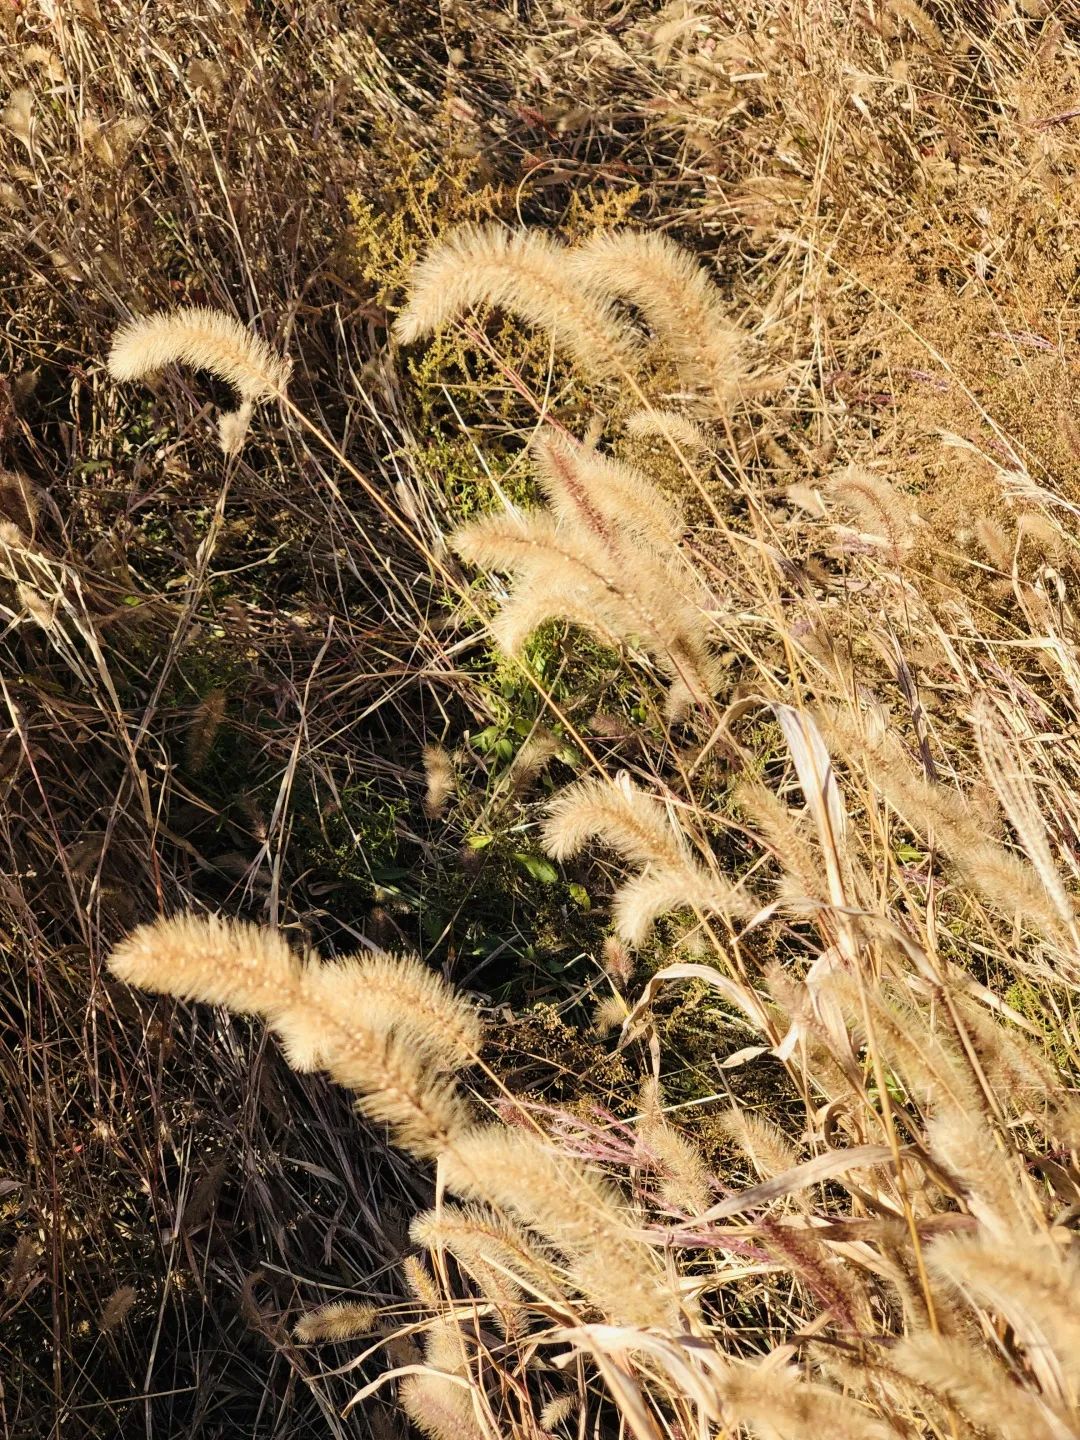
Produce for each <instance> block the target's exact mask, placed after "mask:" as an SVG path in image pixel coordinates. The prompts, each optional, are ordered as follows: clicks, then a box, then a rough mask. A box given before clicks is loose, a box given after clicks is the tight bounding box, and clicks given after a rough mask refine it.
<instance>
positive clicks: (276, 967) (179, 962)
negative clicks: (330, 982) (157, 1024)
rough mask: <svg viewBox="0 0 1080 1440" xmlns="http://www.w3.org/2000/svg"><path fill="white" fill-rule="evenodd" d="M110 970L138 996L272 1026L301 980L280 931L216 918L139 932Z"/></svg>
mask: <svg viewBox="0 0 1080 1440" xmlns="http://www.w3.org/2000/svg"><path fill="white" fill-rule="evenodd" d="M109 969H110V970H111V971H112V972H113V974H114V975H115V976H117V978H118V979H120V980H123V981H125V982H126V983H127V984H128V985H137V986H138V987H139V988H140V989H142V990H153V991H155V992H156V993H157V994H164V995H175V996H176V997H177V998H178V999H181V1000H201V1001H202V1002H203V1003H204V1004H207V1005H227V1006H228V1008H229V1009H230V1010H234V1011H236V1012H238V1013H239V1014H242V1015H260V1016H262V1017H263V1019H265V1020H270V1021H273V1020H275V1019H278V1018H280V1017H281V1015H282V1014H283V1013H284V1011H285V1010H286V1009H287V1008H288V1007H290V1006H292V1005H294V1004H295V1003H296V1001H297V999H298V997H299V995H300V982H301V974H302V967H301V963H300V960H299V958H298V956H297V955H296V954H295V953H294V951H293V950H292V949H291V948H290V946H289V945H288V943H287V942H286V940H285V939H284V938H283V937H282V936H281V935H279V934H278V933H277V931H275V930H265V929H263V928H262V927H261V926H259V925H251V924H248V923H247V922H246V921H242V920H226V919H223V918H221V917H219V916H214V915H176V916H173V917H172V918H171V919H163V920H157V921H155V922H154V923H153V924H150V925H140V926H139V927H138V929H137V930H134V931H132V933H131V934H130V935H129V936H128V937H127V938H126V939H125V940H122V941H121V942H120V944H119V945H118V946H117V947H116V949H115V950H114V951H113V952H112V955H111V956H110V957H109Z"/></svg>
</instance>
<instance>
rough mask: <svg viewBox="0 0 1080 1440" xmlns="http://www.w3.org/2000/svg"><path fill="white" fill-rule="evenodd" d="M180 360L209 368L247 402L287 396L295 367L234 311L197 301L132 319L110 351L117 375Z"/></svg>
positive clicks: (140, 374) (142, 375)
mask: <svg viewBox="0 0 1080 1440" xmlns="http://www.w3.org/2000/svg"><path fill="white" fill-rule="evenodd" d="M176 363H180V364H184V365H190V366H191V367H192V368H193V369H195V370H209V371H210V373H211V374H213V375H216V376H217V377H218V379H219V380H224V381H225V383H226V384H228V385H231V386H232V387H233V389H234V390H235V391H236V392H237V394H238V395H239V396H240V399H241V400H242V401H243V402H244V403H245V404H250V403H254V402H255V401H258V400H272V399H275V398H280V397H281V396H283V395H284V394H285V389H286V386H287V384H288V380H289V372H290V370H291V368H292V366H291V364H290V362H289V361H288V360H287V359H285V358H284V357H283V356H281V355H278V354H277V353H276V351H274V350H272V349H271V348H270V346H269V345H267V343H266V342H265V340H260V339H259V337H258V336H257V335H255V334H253V333H252V331H251V330H250V329H249V328H248V327H247V326H246V325H243V324H241V322H240V321H239V320H237V319H236V318H235V317H234V316H232V315H227V314H225V312H224V311H222V310H211V309H210V308H208V307H206V306H198V305H196V306H190V307H188V308H185V309H182V310H168V311H163V312H161V313H160V314H157V315H149V316H146V317H145V318H144V319H141V320H132V321H130V322H129V323H128V324H127V325H125V326H124V327H123V328H122V329H121V330H119V331H118V332H117V334H116V336H115V338H114V340H113V344H112V349H111V350H110V352H109V373H110V375H112V377H113V379H114V380H144V379H146V378H147V376H149V375H153V374H156V373H157V371H159V370H162V369H164V367H165V366H166V365H172V364H176Z"/></svg>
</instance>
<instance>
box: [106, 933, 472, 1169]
mask: <svg viewBox="0 0 1080 1440" xmlns="http://www.w3.org/2000/svg"><path fill="white" fill-rule="evenodd" d="M393 963H394V962H393V961H392V960H390V958H389V957H385V965H386V966H387V967H391V966H392V965H393ZM416 963H418V962H416ZM109 966H110V969H111V970H112V971H113V973H114V974H115V975H117V976H118V977H119V978H120V979H121V980H125V981H127V982H128V983H129V984H131V985H139V986H141V987H142V988H143V989H146V990H154V991H157V992H159V993H164V994H170V995H176V996H178V997H179V998H181V999H185V1000H201V1001H203V1002H204V1003H207V1004H211V1005H227V1006H228V1007H229V1008H230V1009H232V1010H235V1011H238V1012H240V1013H243V1014H253V1015H260V1016H262V1017H263V1018H264V1019H265V1020H266V1021H267V1022H268V1023H269V1024H270V1026H271V1027H272V1028H273V1030H274V1031H275V1033H276V1034H277V1035H278V1037H279V1038H280V1040H281V1041H282V1044H283V1045H284V1047H285V1053H286V1056H287V1057H288V1059H289V1063H290V1064H291V1065H293V1067H294V1068H296V1069H308V1070H310V1069H313V1068H315V1067H322V1068H324V1069H326V1070H327V1071H329V1073H330V1074H331V1075H332V1076H333V1078H334V1079H335V1080H336V1081H337V1082H338V1084H340V1085H344V1086H345V1088H346V1089H349V1090H355V1091H356V1092H357V1094H358V1101H357V1103H358V1105H359V1108H360V1109H361V1110H362V1111H363V1113H364V1114H365V1115H367V1116H369V1117H370V1118H371V1119H373V1120H376V1121H379V1122H381V1123H383V1124H386V1125H389V1126H390V1127H391V1128H392V1129H393V1131H394V1136H395V1139H396V1142H397V1143H398V1144H399V1145H400V1146H401V1148H402V1149H404V1150H407V1151H408V1152H409V1153H410V1154H412V1155H416V1156H419V1157H421V1158H423V1159H434V1158H435V1157H437V1156H438V1155H439V1154H440V1153H441V1152H442V1151H443V1150H444V1149H446V1147H447V1145H448V1144H449V1143H451V1141H452V1139H453V1137H454V1136H455V1135H457V1134H458V1133H459V1132H461V1131H463V1130H464V1129H465V1128H466V1127H467V1125H468V1123H469V1116H468V1111H467V1108H466V1106H465V1102H464V1100H463V1099H462V1096H461V1094H460V1092H459V1091H458V1089H457V1086H456V1085H455V1084H454V1082H453V1081H452V1080H451V1079H450V1078H448V1077H447V1076H445V1075H444V1074H442V1073H440V1069H441V1065H440V1064H439V1063H436V1064H433V1063H432V1051H433V1050H436V1051H438V1053H439V1059H440V1061H443V1060H445V1057H446V1055H447V1053H453V1045H452V1044H450V1045H448V1044H447V1041H446V1039H445V1037H444V1036H441V1035H440V1033H439V1027H440V1024H441V1023H442V1022H443V1021H444V1020H446V1019H447V1018H448V1017H449V1018H451V1019H452V1020H453V1021H454V1022H456V1023H457V1024H458V1025H459V1027H460V1029H459V1031H458V1044H463V1043H465V1042H464V1040H463V1038H462V1037H464V1036H465V1035H471V1033H472V1032H471V1031H470V1029H469V1026H470V1025H471V1024H473V1023H475V1021H474V1020H473V1019H470V1018H469V1017H470V1012H469V1009H468V1006H467V1005H465V1003H464V1002H458V1008H456V1009H455V1008H454V1006H453V1005H452V1004H450V1003H449V1002H448V1001H447V1002H446V1003H445V1004H444V1001H445V997H444V996H443V995H442V992H441V991H440V990H439V985H440V982H438V980H437V979H435V978H434V977H432V978H431V981H430V984H429V985H428V986H427V988H426V989H425V988H423V986H422V983H421V982H420V981H418V978H417V975H416V972H415V970H412V969H410V968H409V967H408V966H405V967H404V969H403V980H402V987H401V988H402V993H401V995H400V996H399V997H398V998H397V999H396V1000H395V999H394V997H393V996H392V994H391V990H392V986H391V984H390V983H389V982H388V979H387V975H386V972H385V971H383V970H382V968H381V967H380V968H379V970H378V973H377V979H376V982H375V983H376V984H377V985H378V986H380V987H381V989H380V1001H379V1004H378V1005H377V1006H376V1007H374V1008H375V1016H374V1023H365V1020H364V1018H363V1015H362V1013H358V1010H357V1006H356V1005H355V1003H350V1002H352V1001H353V1000H354V997H353V996H352V995H351V994H350V993H349V987H348V985H345V986H342V983H341V976H340V971H339V970H338V969H337V967H335V966H333V965H321V964H319V962H318V961H314V962H312V963H311V964H309V965H306V966H304V965H302V964H301V962H300V961H299V959H298V958H297V956H296V955H294V954H293V952H292V951H291V950H290V948H289V946H288V945H287V944H286V942H285V941H284V939H283V938H282V937H281V936H280V935H278V934H277V933H276V932H275V931H272V930H263V929H260V928H259V927H258V926H255V925H248V924H244V923H242V922H239V921H227V920H219V919H214V918H200V917H196V916H191V915H184V916H178V917H177V918H175V919H173V920H161V921H158V922H157V923H156V924H154V925H144V926H141V927H140V928H139V929H138V930H136V931H135V932H134V933H133V934H132V935H130V936H129V937H128V938H127V940H125V941H123V942H122V943H121V944H120V945H119V946H118V947H117V948H116V950H115V951H114V952H113V954H112V956H111V957H110V959H109ZM422 989H423V999H424V1002H425V1004H426V1005H427V1006H428V1007H429V1011H428V1013H427V1014H426V1015H425V1014H424V1013H423V1011H418V1010H417V1009H416V1008H415V1005H414V1002H416V1001H417V1000H418V999H419V997H420V994H421V990H422ZM343 991H344V992H345V993H342V992H343ZM346 1012H347V1013H346ZM440 1047H441V1048H440Z"/></svg>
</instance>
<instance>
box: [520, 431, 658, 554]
mask: <svg viewBox="0 0 1080 1440" xmlns="http://www.w3.org/2000/svg"><path fill="white" fill-rule="evenodd" d="M533 453H534V455H535V456H536V463H537V469H538V471H539V478H540V488H541V489H542V490H543V492H544V495H545V497H546V499H547V501H548V504H549V505H550V506H551V509H552V512H553V513H554V515H555V516H556V518H557V519H560V520H563V521H566V520H576V521H578V522H579V523H583V524H584V525H586V526H587V527H588V528H590V529H592V530H593V531H594V532H595V533H596V534H597V535H599V536H600V537H601V538H602V539H608V540H609V541H610V539H611V538H612V537H613V533H614V536H615V540H616V544H617V543H618V532H620V531H628V532H630V533H631V534H633V535H635V536H638V537H639V538H641V539H643V540H646V541H648V542H650V543H651V544H654V545H656V546H658V547H660V548H661V549H663V548H666V547H669V546H672V545H674V544H675V543H676V542H677V541H678V539H679V537H680V536H681V535H682V532H683V529H684V526H685V521H684V518H683V513H682V509H681V507H680V506H679V505H678V504H677V503H676V502H675V501H674V500H669V499H668V497H667V496H665V495H663V494H662V493H661V492H660V490H659V489H658V488H657V487H656V485H654V484H653V482H652V481H651V480H650V479H649V478H648V476H647V475H644V474H643V473H642V472H641V471H640V470H637V469H635V468H634V466H632V465H627V464H625V463H624V462H623V461H621V460H616V459H615V458H614V457H613V456H608V455H602V454H601V453H600V452H599V451H597V450H592V449H589V448H587V447H586V446H583V445H579V444H578V443H577V442H576V441H573V440H570V439H567V438H564V437H563V436H560V435H558V434H556V433H555V432H551V433H548V434H544V435H542V436H541V437H540V438H539V439H538V440H537V441H536V443H535V444H534V446H533Z"/></svg>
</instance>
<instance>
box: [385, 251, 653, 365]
mask: <svg viewBox="0 0 1080 1440" xmlns="http://www.w3.org/2000/svg"><path fill="white" fill-rule="evenodd" d="M484 305H493V306H497V307H499V308H500V309H502V310H507V311H509V312H510V313H511V314H513V315H516V316H517V317H518V318H519V319H522V320H525V321H526V322H528V323H529V324H530V325H536V326H538V327H539V328H540V329H542V330H545V331H547V333H548V334H549V335H550V336H551V338H552V340H553V341H554V343H555V345H556V346H557V347H558V348H559V349H561V350H565V351H566V352H567V353H568V354H569V355H570V356H571V358H572V359H573V360H575V361H576V362H577V364H578V365H580V366H581V367H582V369H583V370H584V371H586V372H588V373H591V374H596V375H602V376H606V377H612V378H614V377H618V376H625V375H626V374H628V373H632V372H633V371H634V370H636V368H637V362H638V343H637V339H636V337H635V335H634V333H633V331H632V330H631V329H630V327H629V326H628V325H627V324H626V323H625V322H624V321H623V320H622V319H621V317H620V316H619V314H618V312H617V311H616V309H615V307H614V306H613V305H612V304H611V303H610V302H609V301H607V300H604V299H602V298H600V297H598V296H597V295H596V293H595V292H593V291H590V289H589V288H588V287H587V286H583V285H581V284H580V283H579V282H578V281H577V280H576V278H575V277H574V275H573V274H572V272H571V270H570V269H569V267H568V264H567V252H566V250H565V248H564V246H563V245H561V244H560V242H559V241H557V240H556V239H554V237H552V236H551V235H548V234H546V233H544V232H543V231H538V230H506V229H503V228H502V227H501V226H499V225H463V226H460V227H458V228H457V229H454V230H451V231H450V232H448V233H447V234H446V235H444V236H443V237H442V238H441V239H440V240H439V241H438V242H437V243H436V244H435V245H434V246H433V247H432V249H431V250H430V251H429V252H428V254H427V256H426V257H425V258H424V260H422V261H421V262H420V264H419V265H418V266H417V267H416V269H415V271H414V272H413V277H412V289H411V293H410V295H409V301H408V304H407V305H406V307H405V309H404V310H403V311H402V312H401V314H400V315H399V316H398V317H397V319H396V320H395V322H394V335H395V336H396V338H397V339H398V340H399V341H400V342H401V343H402V344H404V345H407V344H410V343H411V342H412V341H414V340H419V339H421V338H422V337H423V336H425V335H430V334H431V333H432V332H433V331H435V330H438V329H441V328H442V327H443V326H444V325H446V324H447V323H448V322H449V321H451V320H453V319H455V318H456V317H457V316H458V315H460V314H461V313H462V312H463V311H466V310H471V309H475V308H476V307H478V306H484Z"/></svg>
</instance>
